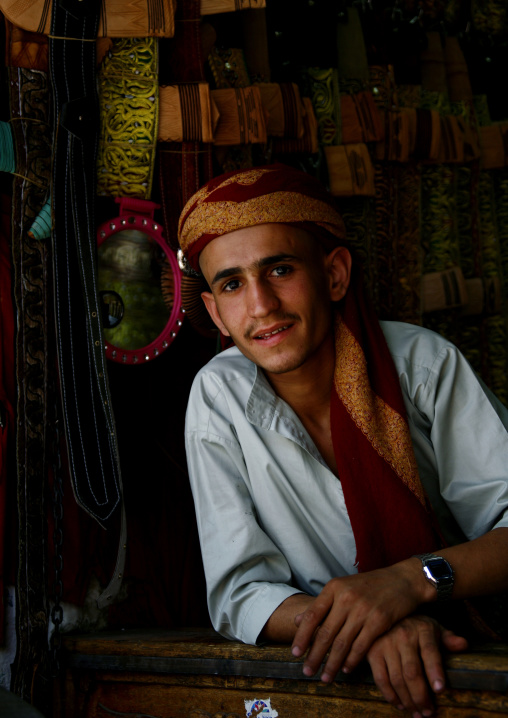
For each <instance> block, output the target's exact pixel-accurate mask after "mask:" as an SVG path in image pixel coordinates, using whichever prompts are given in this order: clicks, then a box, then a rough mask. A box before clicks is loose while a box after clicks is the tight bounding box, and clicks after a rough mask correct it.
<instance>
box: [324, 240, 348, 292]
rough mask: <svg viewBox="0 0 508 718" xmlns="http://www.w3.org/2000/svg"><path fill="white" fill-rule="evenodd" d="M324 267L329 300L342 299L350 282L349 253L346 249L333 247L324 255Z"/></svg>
mask: <svg viewBox="0 0 508 718" xmlns="http://www.w3.org/2000/svg"><path fill="white" fill-rule="evenodd" d="M325 261H326V266H327V269H328V276H329V280H330V285H329V286H330V299H331V300H332V302H338V301H339V300H340V299H343V297H344V296H345V294H346V292H347V289H348V287H349V282H350V280H351V264H352V259H351V253H350V251H349V249H346V247H335V248H334V249H332V251H331V252H330V253H329V254H327V255H326V260H325Z"/></svg>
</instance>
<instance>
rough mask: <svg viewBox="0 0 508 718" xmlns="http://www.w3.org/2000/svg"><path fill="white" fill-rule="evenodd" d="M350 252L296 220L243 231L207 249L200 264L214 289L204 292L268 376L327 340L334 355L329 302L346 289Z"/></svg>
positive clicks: (314, 352)
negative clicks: (323, 244)
mask: <svg viewBox="0 0 508 718" xmlns="http://www.w3.org/2000/svg"><path fill="white" fill-rule="evenodd" d="M344 253H346V254H347V258H346V262H345V264H347V265H348V266H347V267H342V265H343V264H344V262H343V257H344ZM332 255H333V256H334V257H335V259H331V258H332ZM348 258H349V253H348V252H347V250H345V249H344V248H337V249H336V250H334V251H333V252H331V253H330V254H329V255H325V254H324V252H323V251H322V249H321V248H320V246H319V245H318V243H317V242H316V240H315V239H313V238H312V237H311V236H310V235H309V234H308V233H307V232H305V231H304V230H302V229H297V228H295V227H291V226H290V225H285V224H262V225H258V226H256V227H249V228H246V229H240V230H237V231H235V232H230V233H228V234H225V235H223V236H222V237H218V238H216V239H214V240H213V241H212V242H210V243H209V244H208V245H207V246H206V247H205V249H204V250H203V251H202V253H201V256H200V266H201V270H202V272H203V274H204V276H205V278H206V280H207V282H208V284H209V286H210V288H211V290H212V291H211V292H203V294H202V295H201V296H202V297H203V300H204V302H205V304H206V307H207V309H208V311H209V313H210V315H211V317H212V319H213V321H214V322H215V324H216V325H217V326H218V328H219V329H220V330H221V332H222V333H223V334H225V335H226V336H231V338H232V339H233V340H234V342H235V344H236V346H237V347H238V348H239V349H240V351H241V352H242V353H243V354H244V355H245V356H246V357H247V358H249V359H251V361H253V362H254V363H255V364H257V365H258V366H260V367H261V368H263V369H264V370H265V372H267V373H268V374H272V373H273V374H283V373H287V372H292V371H295V370H297V369H299V368H300V367H301V366H303V365H304V364H306V362H308V360H309V359H310V358H311V357H312V358H314V359H315V358H316V356H318V355H319V354H320V352H323V351H325V346H326V351H327V353H328V354H329V344H330V342H331V331H330V328H331V321H332V311H331V301H333V300H337V299H341V298H342V296H344V294H345V291H346V289H347V282H348V278H349V264H348V261H347V259H348ZM337 264H340V268H339V271H338V272H337ZM342 269H343V270H344V271H343V273H344V279H343V281H342V280H341V281H340V282H338V281H337V275H338V273H339V274H340V272H341V271H342ZM339 283H340V284H341V287H340V289H338V287H337V285H338V284H339Z"/></svg>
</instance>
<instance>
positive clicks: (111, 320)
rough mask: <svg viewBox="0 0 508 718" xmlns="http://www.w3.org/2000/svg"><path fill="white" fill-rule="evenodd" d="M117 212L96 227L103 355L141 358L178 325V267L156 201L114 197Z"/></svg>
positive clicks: (167, 340) (157, 350) (161, 347)
mask: <svg viewBox="0 0 508 718" xmlns="http://www.w3.org/2000/svg"><path fill="white" fill-rule="evenodd" d="M116 202H118V204H119V205H120V207H119V216H118V217H115V218H113V219H111V220H108V221H107V222H104V223H103V224H101V225H100V227H99V228H98V230H97V243H98V247H99V251H98V275H97V288H98V292H99V298H100V308H101V316H102V325H103V335H104V344H105V348H106V357H107V358H108V359H111V360H113V361H116V362H119V363H123V364H143V363H146V362H148V361H151V360H152V359H155V358H156V357H158V356H159V355H160V354H162V353H163V352H164V351H165V350H166V349H167V348H168V347H169V346H170V345H171V343H172V342H173V340H174V339H175V337H176V335H177V333H178V332H179V330H180V327H181V326H182V323H183V319H184V317H185V310H184V309H182V307H181V301H180V297H181V289H180V284H181V282H180V268H179V266H178V262H177V259H176V256H175V254H174V252H173V251H172V250H171V249H170V248H169V247H168V245H167V243H166V241H165V239H164V237H163V234H162V226H161V225H160V224H159V223H158V222H156V221H155V220H154V218H153V215H154V211H155V210H156V209H158V208H159V205H157V204H155V203H154V202H148V201H144V200H137V199H130V198H126V197H124V198H121V199H120V198H117V199H116Z"/></svg>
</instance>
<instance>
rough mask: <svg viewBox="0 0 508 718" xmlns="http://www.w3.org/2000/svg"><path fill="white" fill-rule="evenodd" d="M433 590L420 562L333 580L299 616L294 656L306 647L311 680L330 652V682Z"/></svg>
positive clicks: (325, 675)
mask: <svg viewBox="0 0 508 718" xmlns="http://www.w3.org/2000/svg"><path fill="white" fill-rule="evenodd" d="M429 590H430V595H431V596H432V592H434V594H435V589H434V588H433V586H431V585H430V584H429V583H428V582H427V581H426V580H425V578H424V576H423V572H422V570H421V564H420V561H419V560H418V559H409V560H407V561H403V562H401V563H398V564H395V565H393V566H389V567H387V568H383V569H378V570H376V571H369V572H368V573H361V574H356V575H353V576H345V577H343V578H334V579H332V580H331V581H329V582H328V583H327V584H326V586H325V587H324V588H323V590H322V591H321V593H320V594H319V596H317V597H316V598H315V599H314V600H313V601H312V603H311V604H310V606H309V607H308V608H307V609H306V610H305V611H304V612H303V613H302V614H300V615H298V616H297V617H296V618H295V624H296V625H297V627H298V628H297V631H296V634H295V637H294V640H293V645H292V651H293V655H294V656H302V655H303V654H304V653H305V652H306V651H307V650H308V649H309V652H308V655H307V657H306V659H305V663H304V668H303V672H304V674H305V675H307V676H313V675H314V674H315V673H316V671H318V670H319V667H320V666H321V664H322V662H323V660H324V659H325V656H326V655H327V653H328V651H329V654H328V658H327V660H326V665H325V668H324V671H323V673H322V674H321V680H322V681H325V682H329V681H332V680H333V679H334V678H335V675H336V674H337V672H338V671H339V670H340V668H341V667H342V670H343V671H344V672H345V673H348V672H350V671H352V670H353V668H355V667H356V666H357V665H358V663H360V661H361V660H362V659H363V658H364V657H365V656H366V655H367V651H368V650H369V649H370V647H371V646H372V644H373V643H374V641H375V640H376V638H378V637H379V636H380V635H381V634H383V633H385V632H386V631H388V630H389V629H390V628H391V627H392V626H393V625H394V624H395V623H397V622H398V621H400V620H401V619H402V618H405V617H406V616H408V615H409V614H411V613H413V612H414V611H415V609H416V608H417V606H418V605H419V604H420V603H422V602H424V601H426V600H431V598H429V595H428V592H429Z"/></svg>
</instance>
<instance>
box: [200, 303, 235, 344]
mask: <svg viewBox="0 0 508 718" xmlns="http://www.w3.org/2000/svg"><path fill="white" fill-rule="evenodd" d="M201 299H202V300H203V301H204V303H205V307H206V309H207V311H208V314H209V315H210V316H211V318H212V321H213V323H214V324H215V326H216V327H217V328H218V329H219V330H220V332H221V333H222V334H224V336H225V337H229V336H231V335H230V333H229V332H228V330H227V329H226V327H225V326H224V324H223V322H222V319H221V318H220V314H219V310H218V309H217V304H216V303H215V299H214V298H213V294H212V293H211V292H201Z"/></svg>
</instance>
